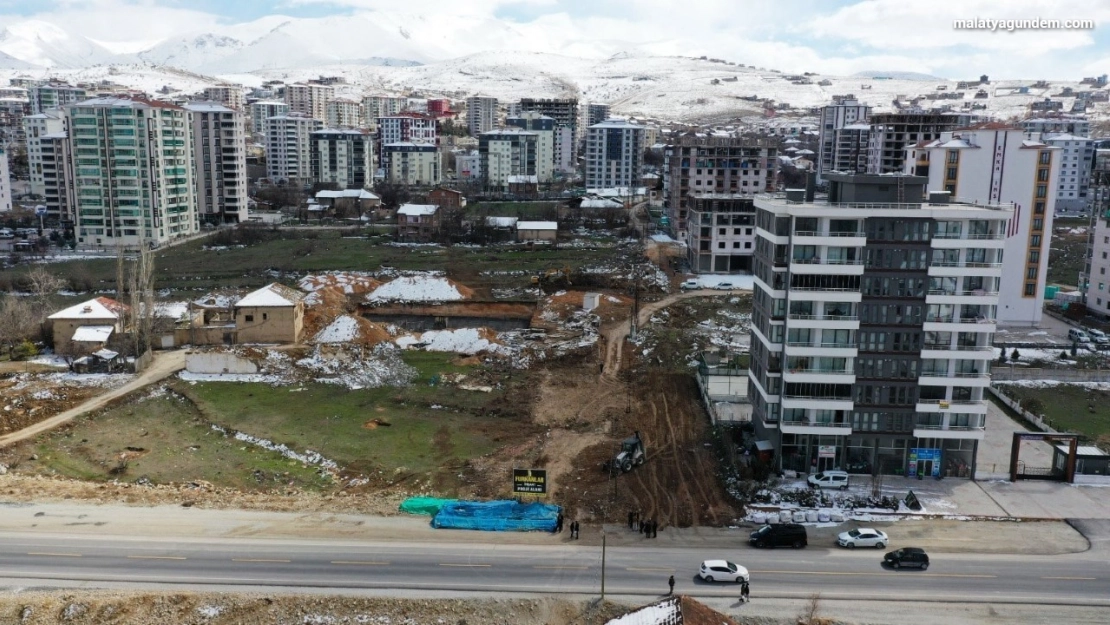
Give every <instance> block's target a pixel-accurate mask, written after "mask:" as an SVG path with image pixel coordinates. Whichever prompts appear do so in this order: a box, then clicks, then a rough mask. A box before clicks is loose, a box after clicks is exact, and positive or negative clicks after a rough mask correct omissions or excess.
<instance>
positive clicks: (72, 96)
mask: <svg viewBox="0 0 1110 625" xmlns="http://www.w3.org/2000/svg"><path fill="white" fill-rule="evenodd" d="M29 93H30V99H31V114H38V113H42V112H44V111H48V110H50V109H60V108H62V107H63V106H65V105H67V104H72V103H74V102H77V101H79V100H84V99H85V90H84V89H81V88H80V87H74V86H73V85H67V84H64V83H43V84H37V85H33V86H32V87H31V88H30V90H29Z"/></svg>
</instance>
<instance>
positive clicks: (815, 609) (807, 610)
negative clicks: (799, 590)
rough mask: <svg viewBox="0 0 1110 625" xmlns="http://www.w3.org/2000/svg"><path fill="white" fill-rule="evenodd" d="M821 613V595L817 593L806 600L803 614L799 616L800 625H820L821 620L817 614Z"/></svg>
mask: <svg viewBox="0 0 1110 625" xmlns="http://www.w3.org/2000/svg"><path fill="white" fill-rule="evenodd" d="M820 611H821V593H819V592H815V593H813V594H812V595H810V596H809V598H808V599H807V600H806V603H805V607H803V608H802V613H801V614H799V615H798V625H818V624H819V623H820V622H821V619H819V618H818V616H817V614H818V613H819V612H820Z"/></svg>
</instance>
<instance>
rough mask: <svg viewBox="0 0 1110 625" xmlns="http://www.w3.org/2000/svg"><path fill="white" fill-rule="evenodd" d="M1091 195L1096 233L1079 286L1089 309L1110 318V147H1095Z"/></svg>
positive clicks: (1092, 222)
mask: <svg viewBox="0 0 1110 625" xmlns="http://www.w3.org/2000/svg"><path fill="white" fill-rule="evenodd" d="M1108 143H1110V142H1105V143H1103V145H1107V144H1108ZM1091 196H1092V200H1093V203H1094V210H1093V211H1092V213H1093V214H1092V215H1091V228H1092V230H1093V232H1092V233H1091V235H1090V239H1088V243H1087V262H1086V264H1085V266H1084V268H1083V269H1084V270H1083V272H1082V273H1080V274H1079V289H1080V290H1081V291H1083V294H1084V297H1085V300H1084V301H1085V303H1086V304H1087V310H1088V312H1091V313H1093V314H1096V315H1098V316H1100V317H1102V318H1103V319H1106V318H1110V288H1108V286H1110V148H1099V149H1097V150H1095V160H1094V165H1093V167H1092V168H1091Z"/></svg>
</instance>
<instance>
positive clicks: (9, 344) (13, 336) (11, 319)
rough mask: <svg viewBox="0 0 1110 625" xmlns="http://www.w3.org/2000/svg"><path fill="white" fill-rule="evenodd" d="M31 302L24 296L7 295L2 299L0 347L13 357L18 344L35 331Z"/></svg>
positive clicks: (9, 356) (0, 301)
mask: <svg viewBox="0 0 1110 625" xmlns="http://www.w3.org/2000/svg"><path fill="white" fill-rule="evenodd" d="M35 326H36V324H35V318H34V314H33V313H32V311H31V305H30V303H29V302H28V301H27V300H26V299H25V298H22V297H15V296H13V295H6V296H4V298H3V299H0V348H3V349H4V350H5V351H7V353H8V358H12V356H13V353H14V350H15V348H16V346H18V345H19V344H20V343H22V342H23V341H24V340H26V339H27V337H28V336H30V335H32V334H34V332H35Z"/></svg>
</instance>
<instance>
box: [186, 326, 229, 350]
mask: <svg viewBox="0 0 1110 625" xmlns="http://www.w3.org/2000/svg"><path fill="white" fill-rule="evenodd" d="M235 334H236V333H235V326H233V325H227V326H197V327H195V328H176V329H175V330H174V331H173V339H174V344H175V345H231V344H233V343H237V342H238V341H236V340H235Z"/></svg>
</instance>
